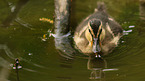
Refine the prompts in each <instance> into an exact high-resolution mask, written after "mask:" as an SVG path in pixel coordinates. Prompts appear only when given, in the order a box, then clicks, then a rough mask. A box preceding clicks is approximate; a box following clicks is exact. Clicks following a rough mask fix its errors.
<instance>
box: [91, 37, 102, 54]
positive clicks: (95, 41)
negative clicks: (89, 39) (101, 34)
mask: <svg viewBox="0 0 145 81" xmlns="http://www.w3.org/2000/svg"><path fill="white" fill-rule="evenodd" d="M92 51H93V52H94V53H97V52H100V51H101V49H100V45H99V39H98V38H93V50H92Z"/></svg>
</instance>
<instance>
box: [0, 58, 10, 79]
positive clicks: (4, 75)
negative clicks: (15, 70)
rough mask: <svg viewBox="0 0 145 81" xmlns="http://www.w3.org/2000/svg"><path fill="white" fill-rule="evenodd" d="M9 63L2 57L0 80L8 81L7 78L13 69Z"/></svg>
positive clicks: (0, 60)
mask: <svg viewBox="0 0 145 81" xmlns="http://www.w3.org/2000/svg"><path fill="white" fill-rule="evenodd" d="M9 65H10V63H9V62H8V61H6V60H5V59H3V58H2V57H0V68H2V69H0V81H8V80H7V78H8V76H9V73H10V70H11V68H10V66H9Z"/></svg>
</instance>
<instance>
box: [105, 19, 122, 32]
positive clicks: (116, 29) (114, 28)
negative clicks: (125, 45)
mask: <svg viewBox="0 0 145 81" xmlns="http://www.w3.org/2000/svg"><path fill="white" fill-rule="evenodd" d="M108 25H109V27H110V29H111V31H112V32H113V33H114V35H118V34H119V33H120V35H121V34H122V32H123V29H122V27H121V25H120V24H118V23H117V22H116V21H114V19H112V18H108Z"/></svg>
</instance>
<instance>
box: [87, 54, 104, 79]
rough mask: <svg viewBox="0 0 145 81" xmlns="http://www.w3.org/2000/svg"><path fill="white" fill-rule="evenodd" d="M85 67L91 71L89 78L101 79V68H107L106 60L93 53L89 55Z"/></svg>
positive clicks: (102, 74)
mask: <svg viewBox="0 0 145 81" xmlns="http://www.w3.org/2000/svg"><path fill="white" fill-rule="evenodd" d="M87 67H88V69H89V70H91V71H92V72H91V74H90V79H101V78H104V77H105V76H104V75H105V74H104V71H103V69H105V68H107V62H106V60H105V59H103V58H101V57H96V55H95V54H94V55H90V56H89V59H88V64H87Z"/></svg>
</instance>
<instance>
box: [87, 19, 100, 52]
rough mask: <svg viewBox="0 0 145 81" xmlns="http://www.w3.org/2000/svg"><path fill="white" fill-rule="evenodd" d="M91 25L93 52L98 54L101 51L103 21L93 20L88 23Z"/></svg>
mask: <svg viewBox="0 0 145 81" xmlns="http://www.w3.org/2000/svg"><path fill="white" fill-rule="evenodd" d="M88 25H89V28H88V29H89V33H90V34H91V36H92V37H91V38H92V42H93V43H92V47H93V50H92V51H93V52H94V53H97V52H100V51H101V48H100V45H101V42H100V34H101V32H102V21H101V20H100V19H92V20H90V21H89V22H88Z"/></svg>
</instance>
